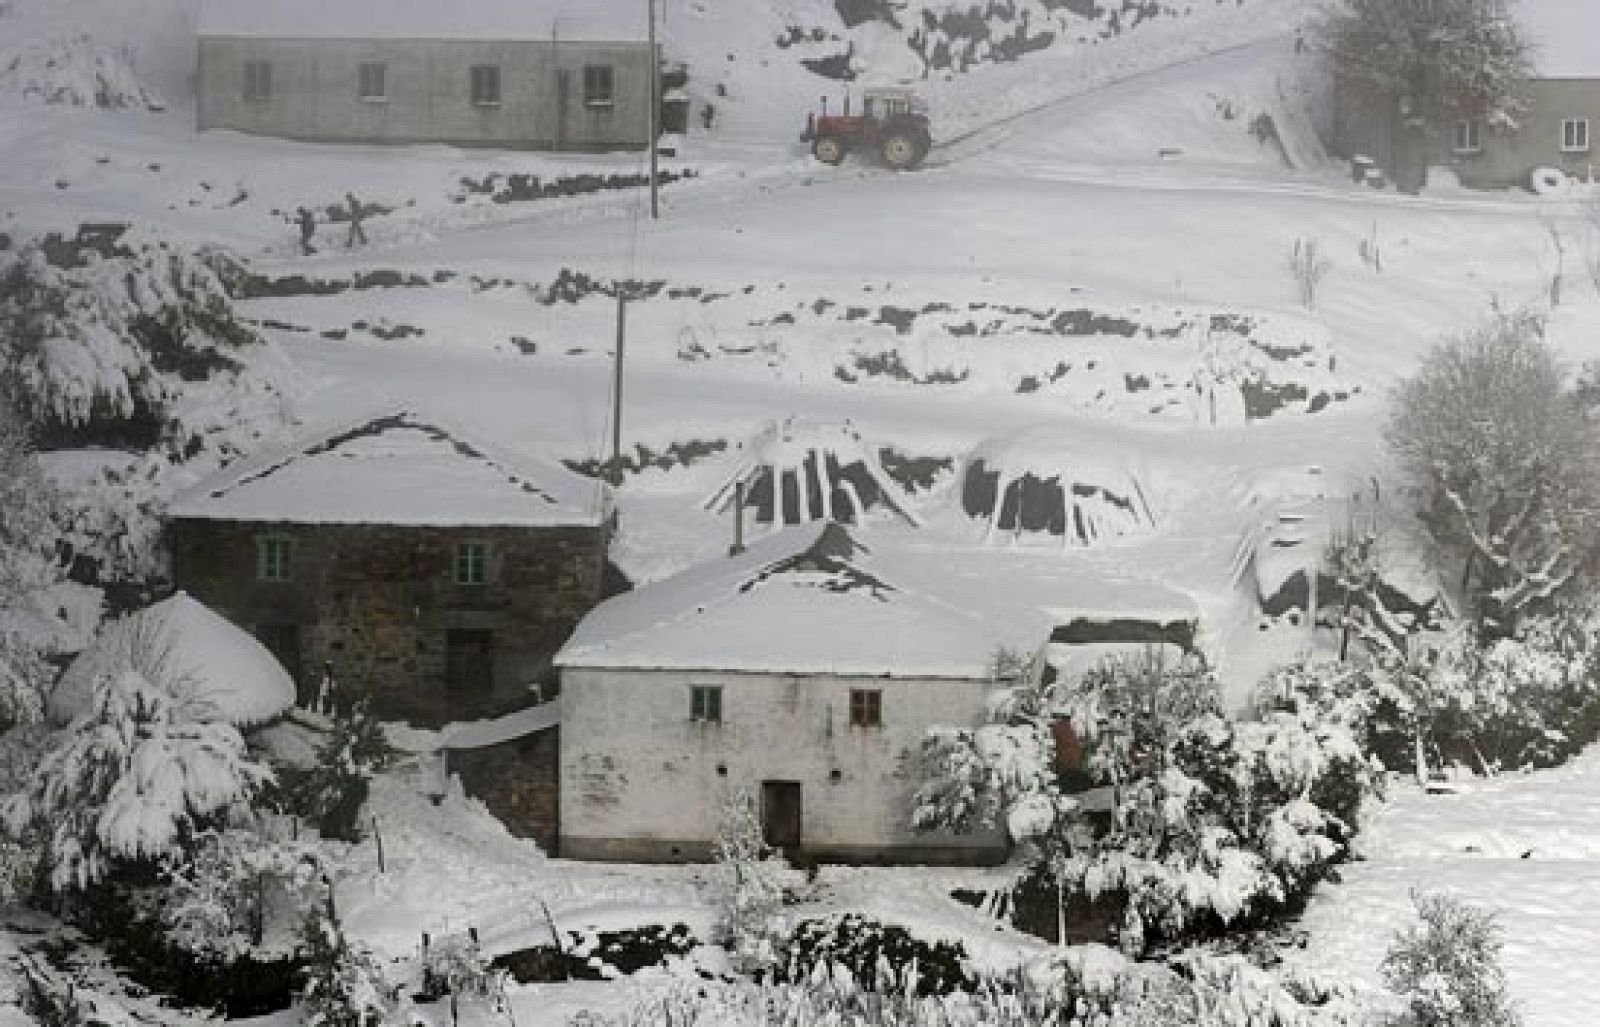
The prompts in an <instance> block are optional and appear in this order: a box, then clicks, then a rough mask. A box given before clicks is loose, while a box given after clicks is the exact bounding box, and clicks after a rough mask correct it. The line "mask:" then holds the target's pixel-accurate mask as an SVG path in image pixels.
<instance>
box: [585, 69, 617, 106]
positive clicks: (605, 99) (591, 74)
mask: <svg viewBox="0 0 1600 1027" xmlns="http://www.w3.org/2000/svg"><path fill="white" fill-rule="evenodd" d="M615 101H616V83H615V80H614V76H613V75H612V72H611V65H609V64H590V65H586V66H585V67H584V69H583V105H584V106H585V107H610V106H611V105H612V104H613V103H614V102H615Z"/></svg>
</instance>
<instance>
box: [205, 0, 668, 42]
mask: <svg viewBox="0 0 1600 1027" xmlns="http://www.w3.org/2000/svg"><path fill="white" fill-rule="evenodd" d="M645 11H646V8H645V7H644V5H643V4H640V3H633V2H630V0H451V2H448V3H446V2H443V0H204V3H203V5H202V7H201V13H200V35H201V36H202V37H212V38H215V37H243V38H255V39H454V40H550V39H554V40H560V41H568V42H643V41H644V40H645V39H646V38H647V37H648V34H649V33H648V27H647V25H646V23H645Z"/></svg>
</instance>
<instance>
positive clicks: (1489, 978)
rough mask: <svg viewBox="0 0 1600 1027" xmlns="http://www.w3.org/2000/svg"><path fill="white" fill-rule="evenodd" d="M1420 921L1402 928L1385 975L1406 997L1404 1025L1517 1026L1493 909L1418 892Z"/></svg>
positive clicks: (1386, 958) (1415, 899)
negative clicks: (1501, 957)
mask: <svg viewBox="0 0 1600 1027" xmlns="http://www.w3.org/2000/svg"><path fill="white" fill-rule="evenodd" d="M1411 901H1412V903H1413V904H1414V905H1415V906H1416V907H1417V918H1418V921H1419V922H1418V923H1416V924H1412V925H1409V926H1407V927H1405V928H1403V929H1401V930H1400V931H1399V932H1397V934H1396V935H1395V939H1394V943H1393V944H1392V945H1391V946H1390V947H1389V951H1388V953H1387V954H1386V955H1385V956H1384V957H1383V976H1384V980H1385V981H1386V982H1387V983H1388V985H1389V987H1390V988H1391V989H1392V990H1394V991H1395V992H1397V993H1398V994H1399V995H1400V996H1401V997H1402V998H1403V999H1405V1001H1406V1012H1405V1015H1404V1017H1403V1018H1402V1020H1401V1021H1400V1024H1401V1027H1517V1025H1518V1024H1520V1023H1521V1022H1522V1019H1521V1017H1520V1016H1518V1015H1517V1011H1516V1007H1515V1006H1514V1005H1513V1004H1512V1002H1511V999H1510V997H1509V996H1508V995H1507V994H1506V977H1505V971H1504V970H1502V969H1501V967H1500V947H1501V930H1500V925H1499V923H1498V922H1497V921H1496V919H1495V917H1494V914H1492V913H1490V912H1488V911H1486V910H1482V909H1478V908H1477V907H1475V906H1471V905H1468V904H1467V903H1465V902H1462V901H1461V900H1460V899H1458V898H1455V897H1454V896H1451V895H1447V894H1441V893H1430V892H1413V893H1412V896H1411Z"/></svg>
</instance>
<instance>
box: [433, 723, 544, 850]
mask: <svg viewBox="0 0 1600 1027" xmlns="http://www.w3.org/2000/svg"><path fill="white" fill-rule="evenodd" d="M445 760H446V763H445V766H446V769H447V770H448V771H449V772H450V773H452V774H457V775H459V776H460V777H461V784H462V787H463V788H465V790H466V793H467V794H468V795H471V796H474V797H475V798H478V799H481V800H483V804H484V805H485V806H487V807H488V808H489V812H490V813H493V814H494V815H495V816H496V817H498V818H499V819H500V821H501V822H502V823H504V824H505V825H506V828H507V829H508V830H510V832H511V833H512V834H514V835H516V836H517V837H518V838H532V839H533V840H534V841H536V842H538V843H539V847H540V848H542V849H544V851H545V852H546V853H547V854H549V855H552V856H555V855H558V854H559V852H558V847H559V837H560V827H561V822H560V813H561V729H560V728H559V727H554V728H550V729H549V730H546V731H538V732H534V733H533V734H529V735H524V736H523V737H521V738H513V739H511V740H510V741H508V742H502V743H500V744H499V745H491V746H486V747H484V748H481V749H452V750H448V751H447V752H446V753H445Z"/></svg>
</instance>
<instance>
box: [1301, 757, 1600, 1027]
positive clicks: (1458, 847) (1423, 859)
mask: <svg viewBox="0 0 1600 1027" xmlns="http://www.w3.org/2000/svg"><path fill="white" fill-rule="evenodd" d="M1451 788H1452V793H1451V794H1447V795H1430V794H1425V793H1424V792H1422V790H1421V789H1418V788H1416V787H1414V786H1407V787H1402V788H1401V789H1399V790H1398V791H1397V792H1396V794H1395V795H1393V796H1392V797H1391V800H1390V802H1389V803H1387V804H1386V805H1385V806H1383V807H1382V808H1381V810H1380V811H1379V812H1378V813H1377V815H1376V816H1374V817H1373V818H1372V819H1371V820H1370V821H1369V822H1368V823H1367V825H1366V827H1365V828H1364V830H1363V832H1362V837H1361V840H1360V842H1359V843H1358V846H1357V848H1358V850H1359V851H1360V852H1361V854H1362V855H1363V857H1364V859H1363V860H1362V861H1360V862H1356V863H1353V864H1351V865H1349V866H1347V867H1345V868H1343V869H1342V870H1341V876H1342V877H1343V883H1341V884H1339V885H1337V886H1335V887H1329V888H1324V889H1322V890H1321V891H1320V892H1319V893H1318V894H1317V896H1316V897H1315V898H1314V899H1313V900H1312V902H1311V906H1310V908H1309V909H1308V910H1307V911H1306V914H1305V918H1304V920H1303V926H1304V927H1305V928H1306V929H1307V930H1308V932H1309V934H1310V944H1309V946H1308V947H1307V948H1306V949H1305V950H1304V952H1303V953H1298V954H1296V955H1294V956H1292V957H1291V958H1293V959H1296V960H1300V961H1303V962H1304V964H1305V965H1307V966H1317V967H1324V968H1327V967H1337V968H1339V969H1341V970H1343V971H1346V972H1348V973H1350V974H1352V975H1355V976H1357V977H1359V978H1361V979H1364V980H1367V981H1370V982H1373V983H1375V984H1376V983H1377V982H1378V981H1379V975H1378V964H1379V962H1380V961H1381V960H1382V959H1383V954H1384V951H1385V949H1386V948H1387V947H1388V945H1389V941H1390V939H1391V938H1392V936H1393V934H1394V932H1395V931H1396V930H1397V929H1398V928H1400V927H1402V926H1404V925H1405V924H1406V923H1408V922H1409V921H1410V919H1411V918H1412V917H1413V916H1414V913H1413V910H1412V906H1411V898H1410V896H1411V892H1412V890H1414V889H1418V890H1423V891H1440V890H1443V891H1448V892H1451V893H1453V894H1455V895H1457V896H1459V897H1461V898H1462V899H1465V900H1466V901H1468V902H1470V903H1472V904H1474V905H1477V906H1480V907H1482V908H1485V909H1488V910H1492V911H1494V912H1495V913H1496V914H1497V916H1498V917H1499V920H1500V924H1501V926H1502V927H1503V928H1504V931H1505V952H1504V957H1503V958H1504V965H1505V968H1506V974H1507V977H1508V979H1509V982H1510V988H1511V994H1512V996H1513V998H1515V999H1516V1001H1517V1003H1518V1004H1519V1005H1520V1007H1521V1009H1522V1012H1523V1015H1524V1017H1525V1019H1526V1022H1527V1023H1528V1024H1530V1025H1532V1024H1537V1025H1538V1027H1563V1025H1568V1024H1570V1025H1573V1027H1577V1025H1579V1024H1589V1023H1593V1022H1594V1009H1595V1005H1596V1003H1597V1002H1600V978H1597V977H1596V974H1595V972H1594V967H1595V961H1596V959H1597V958H1600V808H1597V806H1600V750H1596V749H1590V750H1589V751H1587V752H1585V753H1584V754H1583V755H1582V756H1580V757H1579V758H1578V759H1576V760H1574V761H1573V763H1572V764H1570V765H1569V766H1566V767H1563V768H1561V769H1559V770H1548V771H1542V772H1539V773H1533V774H1526V775H1512V776H1506V777H1501V778H1495V779H1491V780H1470V779H1469V780H1462V781H1458V782H1455V783H1454V784H1452V785H1451Z"/></svg>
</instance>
